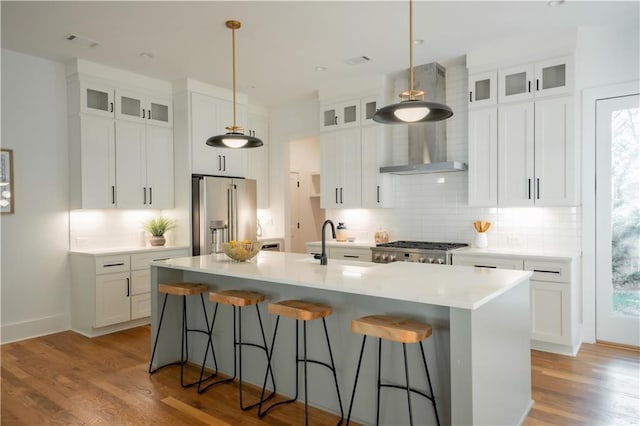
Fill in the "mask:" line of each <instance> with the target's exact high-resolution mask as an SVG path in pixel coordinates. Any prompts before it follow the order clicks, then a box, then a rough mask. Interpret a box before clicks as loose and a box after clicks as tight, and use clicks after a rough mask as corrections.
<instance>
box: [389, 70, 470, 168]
mask: <svg viewBox="0 0 640 426" xmlns="http://www.w3.org/2000/svg"><path fill="white" fill-rule="evenodd" d="M413 74H414V85H415V88H416V89H418V90H424V92H425V98H426V99H428V100H429V101H433V102H439V103H443V104H444V103H445V97H446V93H445V69H444V67H443V66H442V65H440V64H438V63H436V62H432V63H430V64H426V65H419V66H417V67H414V68H413ZM408 135H409V143H408V149H409V152H408V163H409V164H406V165H402V166H387V167H381V168H380V173H392V174H399V175H410V174H418V173H444V172H460V171H464V170H467V165H466V164H465V163H463V162H460V161H447V124H446V121H435V122H427V123H416V124H409V125H408Z"/></svg>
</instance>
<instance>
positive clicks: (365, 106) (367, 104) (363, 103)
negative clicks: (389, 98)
mask: <svg viewBox="0 0 640 426" xmlns="http://www.w3.org/2000/svg"><path fill="white" fill-rule="evenodd" d="M382 106H383V105H381V99H380V96H369V97H368V98H362V99H360V124H361V125H363V126H366V125H369V124H375V122H374V121H373V116H374V114H375V113H376V111H377V110H378V109H380V108H381V107H382Z"/></svg>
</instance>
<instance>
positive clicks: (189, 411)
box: [162, 396, 231, 426]
mask: <svg viewBox="0 0 640 426" xmlns="http://www.w3.org/2000/svg"><path fill="white" fill-rule="evenodd" d="M162 402H164V403H165V404H167V405H168V406H170V407H173V408H175V409H176V410H178V411H180V412H181V413H183V414H185V415H187V416H190V417H193V418H194V419H196V420H199V421H201V422H202V423H204V424H206V425H213V426H231V425H230V424H229V423H227V422H223V421H222V420H220V419H217V418H215V417H213V416H210V415H208V414H207V413H205V412H204V411H200V410H198V409H197V408H194V407H192V406H191V405H189V404H185V403H184V402H182V401H180V400H178V399H175V398H174V397H172V396H168V397H166V398H163V399H162Z"/></svg>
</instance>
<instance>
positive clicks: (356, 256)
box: [342, 254, 360, 259]
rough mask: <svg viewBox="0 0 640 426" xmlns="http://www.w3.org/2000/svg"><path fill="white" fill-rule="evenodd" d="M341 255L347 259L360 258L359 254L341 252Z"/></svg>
mask: <svg viewBox="0 0 640 426" xmlns="http://www.w3.org/2000/svg"><path fill="white" fill-rule="evenodd" d="M342 257H344V258H347V259H360V256H358V255H357V254H343V255H342Z"/></svg>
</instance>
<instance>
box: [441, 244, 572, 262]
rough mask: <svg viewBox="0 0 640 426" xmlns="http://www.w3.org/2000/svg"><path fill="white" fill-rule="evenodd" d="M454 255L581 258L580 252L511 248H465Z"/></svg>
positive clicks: (549, 258) (551, 258)
mask: <svg viewBox="0 0 640 426" xmlns="http://www.w3.org/2000/svg"><path fill="white" fill-rule="evenodd" d="M453 253H454V254H463V255H465V256H483V257H508V258H522V257H529V258H535V259H539V260H545V259H547V260H558V259H566V260H573V259H576V258H578V257H580V253H579V252H572V251H557V250H527V249H510V248H484V249H480V248H475V247H465V248H461V249H458V250H456V251H454V252H453Z"/></svg>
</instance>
